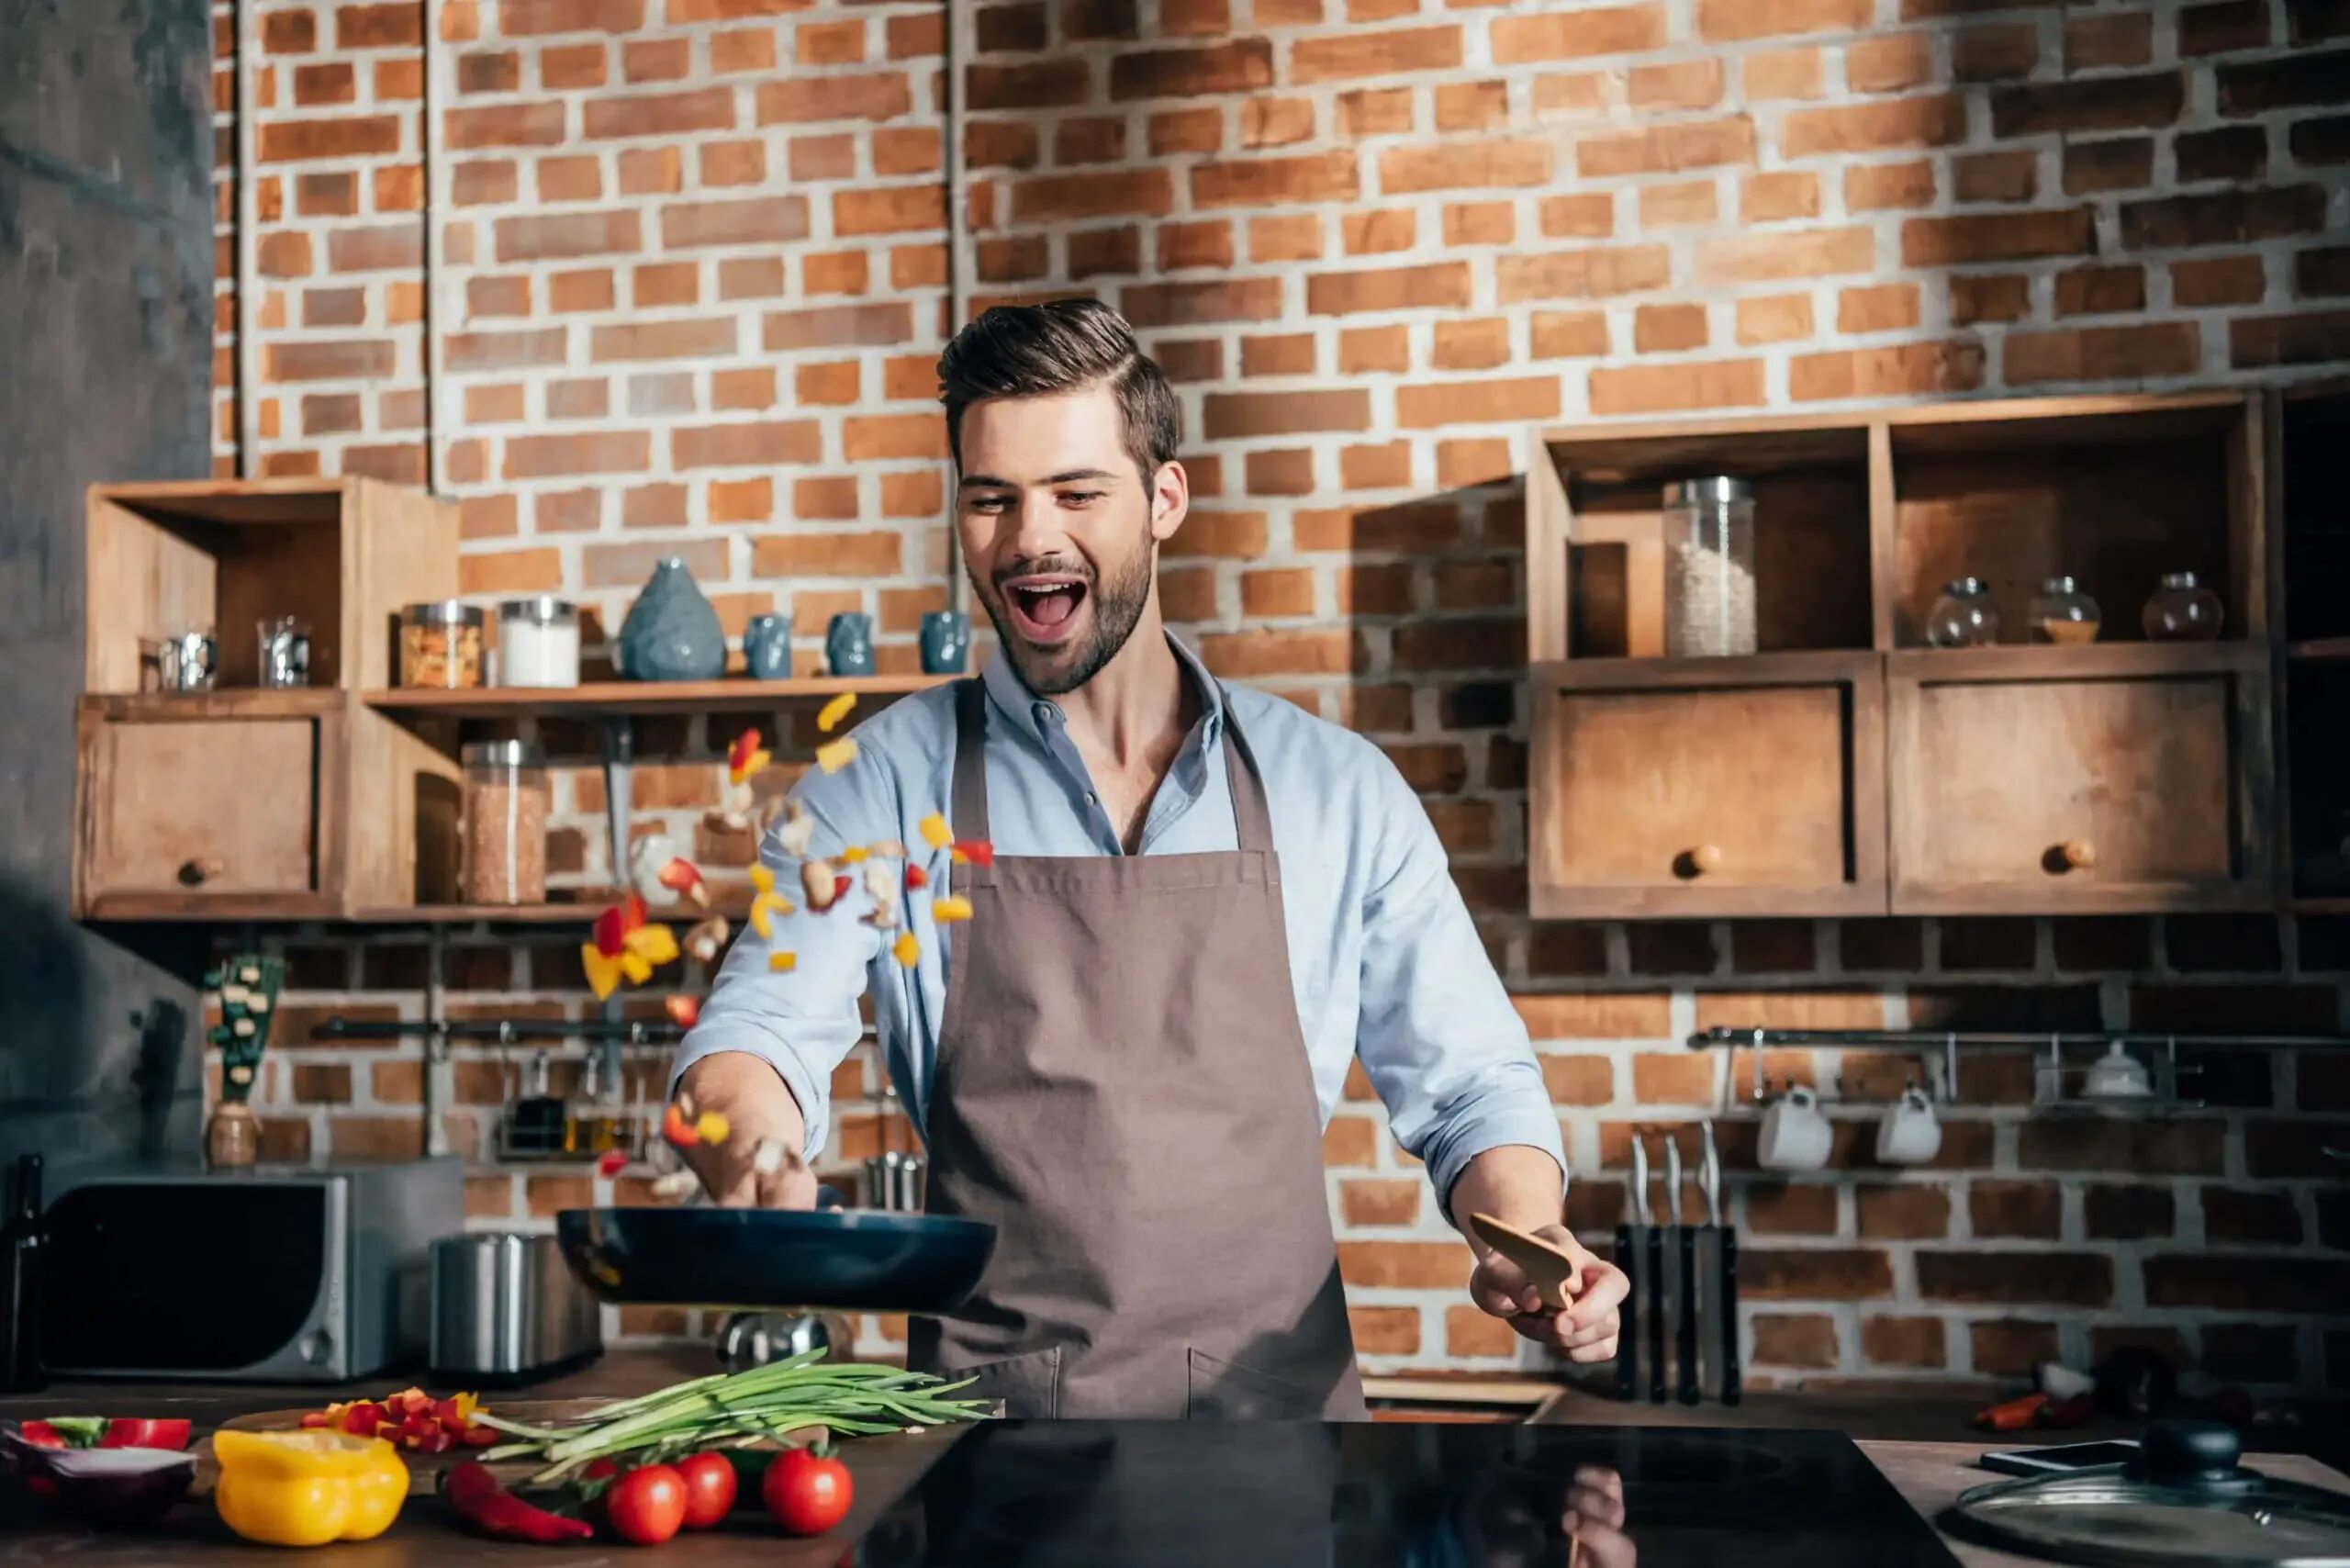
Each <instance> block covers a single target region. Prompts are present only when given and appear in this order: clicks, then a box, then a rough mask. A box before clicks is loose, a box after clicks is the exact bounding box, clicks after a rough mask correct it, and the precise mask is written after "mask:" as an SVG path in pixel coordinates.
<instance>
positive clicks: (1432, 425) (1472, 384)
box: [1395, 375, 1559, 430]
mask: <svg viewBox="0 0 2350 1568" xmlns="http://www.w3.org/2000/svg"><path fill="white" fill-rule="evenodd" d="M1558 415H1559V382H1558V379H1557V377H1555V376H1548V375H1539V376H1526V377H1522V378H1519V379H1516V380H1510V381H1449V382H1445V381H1438V382H1419V383H1415V384H1412V385H1408V386H1400V387H1398V388H1396V391H1395V418H1396V423H1397V424H1399V425H1400V426H1402V427H1403V428H1404V429H1405V430H1433V429H1437V428H1438V427H1440V426H1444V425H1452V424H1496V423H1501V422H1503V421H1506V420H1550V419H1556V418H1557V417H1558Z"/></svg>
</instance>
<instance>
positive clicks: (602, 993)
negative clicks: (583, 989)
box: [579, 942, 621, 1002]
mask: <svg viewBox="0 0 2350 1568" xmlns="http://www.w3.org/2000/svg"><path fill="white" fill-rule="evenodd" d="M579 964H580V967H581V968H582V969H586V970H587V971H588V990H590V991H594V992H595V993H596V1000H597V1001H599V1002H601V1001H603V1000H604V999H605V998H606V997H608V996H610V995H611V994H612V992H614V991H618V990H619V989H620V984H621V961H620V960H619V959H618V958H606V957H605V956H604V951H603V949H602V948H600V947H599V946H596V944H594V943H593V942H582V943H581V944H579Z"/></svg>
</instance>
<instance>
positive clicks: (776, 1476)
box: [759, 1449, 856, 1535]
mask: <svg viewBox="0 0 2350 1568" xmlns="http://www.w3.org/2000/svg"><path fill="white" fill-rule="evenodd" d="M855 1491H856V1489H855V1487H854V1486H852V1485H851V1484H850V1482H849V1476H848V1466H847V1465H845V1464H843V1463H842V1462H840V1461H839V1460H837V1459H834V1457H833V1456H832V1455H830V1454H822V1455H819V1454H814V1453H811V1452H810V1451H809V1450H806V1449H792V1450H789V1452H786V1453H780V1454H778V1455H777V1456H776V1458H775V1461H774V1462H772V1463H771V1464H769V1465H768V1466H767V1474H766V1475H765V1476H764V1477H763V1478H761V1480H760V1482H759V1495H760V1497H761V1498H762V1499H763V1500H764V1501H765V1502H766V1504H767V1512H768V1513H769V1514H770V1515H772V1516H773V1517H774V1518H775V1522H776V1523H778V1524H779V1525H781V1526H782V1527H783V1528H784V1529H786V1530H788V1531H789V1532H790V1533H791V1534H793V1535H822V1534H823V1533H824V1532H825V1531H826V1530H828V1529H832V1528H833V1527H834V1525H836V1524H838V1523H840V1522H841V1520H842V1519H843V1518H845V1517H846V1516H847V1514H848V1506H849V1503H850V1501H851V1499H852V1498H853V1497H854V1495H855Z"/></svg>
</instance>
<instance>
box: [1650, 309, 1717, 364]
mask: <svg viewBox="0 0 2350 1568" xmlns="http://www.w3.org/2000/svg"><path fill="white" fill-rule="evenodd" d="M1705 346H1706V308H1705V307H1704V306H1702V305H1643V306H1641V307H1640V308H1639V310H1638V311H1637V312H1635V313H1634V315H1633V318H1632V347H1633V348H1634V349H1635V350H1636V351H1638V352H1639V353H1681V352H1683V351H1684V350H1688V349H1701V348H1704V347H1705Z"/></svg>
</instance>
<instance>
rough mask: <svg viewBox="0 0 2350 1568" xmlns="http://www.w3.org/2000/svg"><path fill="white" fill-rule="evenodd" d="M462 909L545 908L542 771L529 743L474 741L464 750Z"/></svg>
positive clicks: (535, 749) (541, 760)
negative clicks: (482, 906) (500, 906)
mask: <svg viewBox="0 0 2350 1568" xmlns="http://www.w3.org/2000/svg"><path fill="white" fill-rule="evenodd" d="M464 765H465V790H464V803H465V811H464V823H465V863H464V896H465V902H467V903H480V904H520V903H544V902H546V898H547V769H546V762H545V759H544V758H543V757H542V756H540V755H539V748H538V747H536V746H534V745H531V744H530V743H529V742H528V741H476V742H474V743H472V744H471V745H467V746H466V747H465V749H464Z"/></svg>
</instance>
